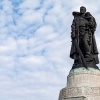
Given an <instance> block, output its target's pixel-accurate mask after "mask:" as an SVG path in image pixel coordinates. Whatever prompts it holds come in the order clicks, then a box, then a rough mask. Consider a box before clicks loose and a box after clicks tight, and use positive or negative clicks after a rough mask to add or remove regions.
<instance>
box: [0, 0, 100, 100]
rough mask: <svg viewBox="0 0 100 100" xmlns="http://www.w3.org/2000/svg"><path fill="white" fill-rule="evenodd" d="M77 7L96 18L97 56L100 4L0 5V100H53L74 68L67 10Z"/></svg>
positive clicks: (2, 0)
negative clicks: (84, 7) (70, 56)
mask: <svg viewBox="0 0 100 100" xmlns="http://www.w3.org/2000/svg"><path fill="white" fill-rule="evenodd" d="M82 5H83V6H86V7H87V11H89V12H91V14H92V15H93V16H94V17H95V18H96V21H97V30H96V32H95V36H96V40H97V45H98V50H99V51H100V9H99V8H100V0H0V100H57V99H58V96H59V91H60V89H61V88H63V87H65V86H66V81H67V80H66V77H67V75H68V73H69V70H70V69H71V67H72V64H73V60H72V59H70V58H69V53H70V47H71V39H70V32H71V29H70V25H71V23H72V20H73V16H72V11H79V7H80V6H82ZM99 58H100V55H99ZM98 66H100V65H98Z"/></svg>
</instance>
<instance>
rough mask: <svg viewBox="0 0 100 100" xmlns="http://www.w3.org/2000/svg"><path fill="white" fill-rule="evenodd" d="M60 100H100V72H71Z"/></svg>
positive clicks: (93, 70) (91, 69)
mask: <svg viewBox="0 0 100 100" xmlns="http://www.w3.org/2000/svg"><path fill="white" fill-rule="evenodd" d="M59 100H100V71H99V70H96V69H93V68H89V69H88V70H87V69H85V68H78V69H74V70H71V71H70V73H69V75H68V77H67V87H65V88H64V89H62V90H61V92H60V95H59Z"/></svg>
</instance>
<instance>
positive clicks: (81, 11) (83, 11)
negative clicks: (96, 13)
mask: <svg viewBox="0 0 100 100" xmlns="http://www.w3.org/2000/svg"><path fill="white" fill-rule="evenodd" d="M85 12H86V8H85V7H84V6H82V7H80V13H81V14H84V13H85Z"/></svg>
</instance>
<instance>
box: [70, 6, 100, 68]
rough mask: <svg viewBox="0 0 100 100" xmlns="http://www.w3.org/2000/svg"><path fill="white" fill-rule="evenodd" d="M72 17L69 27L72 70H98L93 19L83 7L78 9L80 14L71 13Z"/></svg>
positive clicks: (94, 22)
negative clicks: (72, 61) (81, 68)
mask: <svg viewBox="0 0 100 100" xmlns="http://www.w3.org/2000/svg"><path fill="white" fill-rule="evenodd" d="M72 14H73V16H74V19H73V22H72V25H71V30H72V32H71V38H72V46H71V51H70V57H71V58H72V59H74V64H73V67H72V69H75V68H80V67H85V68H87V69H88V68H95V69H99V68H98V67H97V66H96V64H98V63H99V59H98V50H97V46H96V41H95V37H94V32H95V30H96V21H95V18H94V17H93V16H92V15H91V14H90V12H86V8H85V7H84V6H82V7H80V12H73V13H72Z"/></svg>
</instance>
